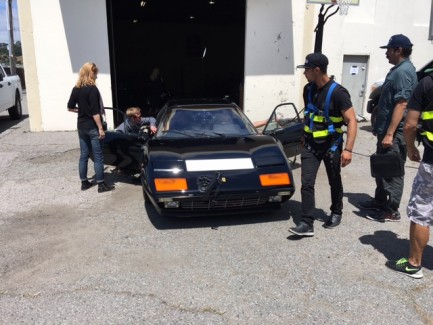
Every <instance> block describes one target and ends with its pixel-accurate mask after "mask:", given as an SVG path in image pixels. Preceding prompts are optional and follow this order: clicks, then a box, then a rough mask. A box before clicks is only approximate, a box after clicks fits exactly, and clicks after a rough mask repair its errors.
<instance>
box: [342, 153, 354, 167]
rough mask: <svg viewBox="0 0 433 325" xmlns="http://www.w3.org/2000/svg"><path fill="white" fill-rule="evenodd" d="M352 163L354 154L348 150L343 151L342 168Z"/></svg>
mask: <svg viewBox="0 0 433 325" xmlns="http://www.w3.org/2000/svg"><path fill="white" fill-rule="evenodd" d="M351 162H352V153H351V152H350V151H347V150H343V152H342V153H341V167H346V166H347V165H349V164H350V163H351Z"/></svg>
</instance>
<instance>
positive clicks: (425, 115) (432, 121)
mask: <svg viewBox="0 0 433 325" xmlns="http://www.w3.org/2000/svg"><path fill="white" fill-rule="evenodd" d="M428 77H430V78H432V80H433V74H430V75H429V76H428ZM430 91H431V92H432V93H433V88H432V89H431V90H430ZM432 97H433V96H432ZM421 121H422V124H421V136H422V137H423V138H424V139H425V140H427V141H425V142H424V143H426V144H427V145H429V146H430V147H433V101H431V102H430V103H429V104H428V105H427V107H426V108H425V111H423V112H422V113H421Z"/></svg>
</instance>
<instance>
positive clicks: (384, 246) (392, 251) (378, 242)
mask: <svg viewBox="0 0 433 325" xmlns="http://www.w3.org/2000/svg"><path fill="white" fill-rule="evenodd" d="M408 231H409V229H408ZM359 241H360V242H361V243H362V244H364V245H371V246H373V248H374V249H376V250H377V251H379V252H381V253H382V254H383V255H384V256H385V258H386V259H387V260H398V259H400V258H402V257H407V256H408V254H409V240H407V239H402V238H398V237H397V235H396V234H395V233H393V232H392V231H389V230H378V231H375V232H374V234H372V235H365V236H362V237H360V238H359ZM422 265H423V267H425V268H427V269H429V270H433V248H432V247H431V246H428V245H427V246H426V248H425V249H424V255H423V263H422Z"/></svg>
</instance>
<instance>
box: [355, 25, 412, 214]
mask: <svg viewBox="0 0 433 325" xmlns="http://www.w3.org/2000/svg"><path fill="white" fill-rule="evenodd" d="M412 46H413V44H412V43H411V41H410V40H409V38H408V37H407V36H405V35H402V34H398V35H394V36H391V38H390V39H389V41H388V44H387V45H384V46H381V47H380V48H382V49H386V52H385V55H386V58H387V59H388V61H389V63H390V64H392V65H393V67H392V68H391V70H390V71H389V72H388V74H387V76H386V78H385V82H384V83H383V85H382V93H381V95H380V99H379V103H378V110H377V114H376V121H375V123H374V125H373V133H374V134H375V135H376V137H377V144H376V153H378V154H381V153H386V152H397V153H399V154H400V157H401V159H402V160H403V161H406V153H407V150H406V143H405V140H404V136H403V118H404V113H405V111H406V106H407V102H408V100H409V98H410V96H411V94H412V91H413V90H414V88H415V86H416V85H417V83H418V79H417V75H416V70H415V67H414V66H413V64H412V62H411V61H410V59H409V57H410V55H411V54H412ZM403 181H404V177H403V176H399V177H387V178H382V177H376V190H375V195H374V199H372V200H369V201H366V202H359V203H358V205H359V207H360V208H361V209H367V210H372V212H371V213H369V214H368V215H367V216H366V217H367V219H370V220H373V221H379V222H385V221H400V213H399V211H398V209H399V207H400V201H401V197H402V195H403V184H404V182H403Z"/></svg>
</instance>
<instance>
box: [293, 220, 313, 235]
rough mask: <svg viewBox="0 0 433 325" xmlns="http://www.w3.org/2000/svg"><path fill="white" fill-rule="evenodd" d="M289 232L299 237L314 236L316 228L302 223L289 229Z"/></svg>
mask: <svg viewBox="0 0 433 325" xmlns="http://www.w3.org/2000/svg"><path fill="white" fill-rule="evenodd" d="M289 231H290V232H291V233H293V234H295V235H298V236H308V237H312V236H314V227H313V226H309V225H307V224H306V223H305V222H300V223H299V225H297V226H296V227H293V228H289Z"/></svg>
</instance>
